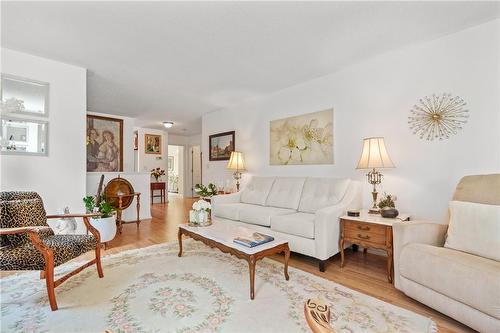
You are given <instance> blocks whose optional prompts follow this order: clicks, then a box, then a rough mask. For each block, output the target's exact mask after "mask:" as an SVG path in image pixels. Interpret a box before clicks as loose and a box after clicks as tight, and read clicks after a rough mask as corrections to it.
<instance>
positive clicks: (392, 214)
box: [380, 207, 399, 219]
mask: <svg viewBox="0 0 500 333" xmlns="http://www.w3.org/2000/svg"><path fill="white" fill-rule="evenodd" d="M380 215H382V217H386V218H391V219H393V218H396V217H397V216H398V215H399V212H398V210H397V209H396V208H394V207H384V208H382V209H381V210H380Z"/></svg>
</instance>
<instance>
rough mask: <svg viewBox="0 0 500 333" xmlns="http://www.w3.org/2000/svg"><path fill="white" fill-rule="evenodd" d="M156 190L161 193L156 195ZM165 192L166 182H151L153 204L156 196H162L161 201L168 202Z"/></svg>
mask: <svg viewBox="0 0 500 333" xmlns="http://www.w3.org/2000/svg"><path fill="white" fill-rule="evenodd" d="M154 191H160V194H158V195H155V194H154ZM165 192H166V184H165V182H155V183H151V204H153V199H154V198H158V197H159V198H160V203H164V202H166V201H167V200H166V198H165V196H166V195H165Z"/></svg>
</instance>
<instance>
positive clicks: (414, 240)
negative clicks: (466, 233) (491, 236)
mask: <svg viewBox="0 0 500 333" xmlns="http://www.w3.org/2000/svg"><path fill="white" fill-rule="evenodd" d="M453 200H454V201H462V202H473V203H479V204H486V205H495V206H500V174H493V175H480V176H467V177H464V178H462V180H461V181H460V183H459V184H458V186H457V188H456V191H455V194H454V196H453ZM478 222H479V223H480V222H481V221H478ZM498 223H499V224H500V220H499V221H498ZM447 231H448V225H440V224H435V223H431V222H418V221H416V222H398V223H395V224H394V225H393V233H394V285H395V287H396V288H397V289H399V290H401V291H403V292H404V293H405V294H406V295H408V296H410V297H412V298H414V299H416V300H417V301H419V302H422V303H424V304H426V305H428V306H430V307H432V308H434V309H436V310H438V311H440V312H442V313H444V314H446V315H448V316H450V317H452V318H454V319H456V320H458V321H460V322H462V323H464V324H465V325H467V326H470V327H472V328H473V329H475V330H478V331H480V332H500V262H499V261H496V260H493V259H489V258H485V257H481V256H478V255H474V254H470V253H467V252H462V251H458V250H455V249H452V248H447V247H444V244H445V241H446V236H447ZM499 236H500V235H499ZM471 237H474V235H471ZM480 241H481V240H479V239H478V242H480ZM498 242H500V237H499V239H498Z"/></svg>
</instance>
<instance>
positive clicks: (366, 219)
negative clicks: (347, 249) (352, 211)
mask: <svg viewBox="0 0 500 333" xmlns="http://www.w3.org/2000/svg"><path fill="white" fill-rule="evenodd" d="M409 220H410V215H408V214H400V215H399V216H398V217H397V218H394V219H390V218H384V217H382V216H380V215H378V214H377V215H375V214H368V211H364V210H363V211H361V214H360V216H359V217H353V216H347V215H344V216H341V217H340V240H339V249H340V267H344V243H345V242H350V243H351V244H353V245H354V244H356V245H361V246H363V247H364V250H363V252H364V253H366V250H367V248H375V249H381V250H384V251H385V252H386V253H387V280H388V281H389V282H390V283H392V280H393V274H394V268H393V246H392V224H393V223H394V222H401V221H409Z"/></svg>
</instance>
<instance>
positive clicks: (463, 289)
mask: <svg viewBox="0 0 500 333" xmlns="http://www.w3.org/2000/svg"><path fill="white" fill-rule="evenodd" d="M399 271H400V274H401V276H403V277H405V278H407V279H409V280H412V281H414V282H416V283H418V284H421V285H423V286H425V287H427V288H430V289H432V290H434V291H436V292H438V293H441V294H443V295H445V296H447V297H449V298H452V299H454V300H456V301H459V302H462V303H464V304H467V305H469V306H470V307H473V308H475V309H477V310H479V311H482V312H484V313H486V314H488V315H490V316H493V317H495V318H497V319H500V311H499V309H500V262H498V261H495V260H491V259H486V258H483V257H478V256H475V255H472V254H468V253H464V252H460V251H456V250H452V249H448V248H444V247H436V246H431V245H427V244H417V243H413V244H409V245H406V246H405V247H404V248H403V250H402V251H401V255H400V258H399Z"/></svg>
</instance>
